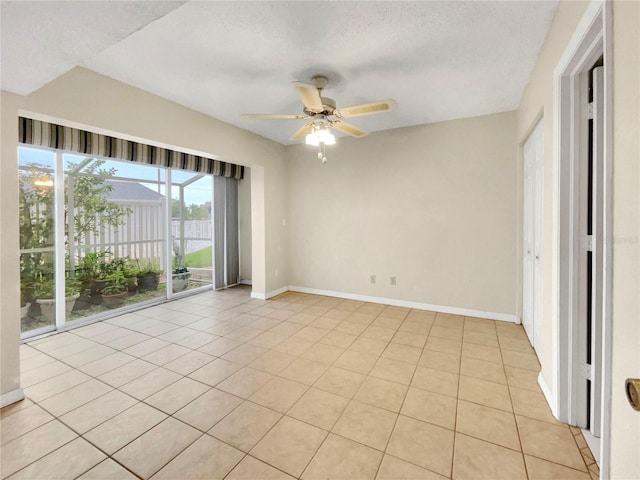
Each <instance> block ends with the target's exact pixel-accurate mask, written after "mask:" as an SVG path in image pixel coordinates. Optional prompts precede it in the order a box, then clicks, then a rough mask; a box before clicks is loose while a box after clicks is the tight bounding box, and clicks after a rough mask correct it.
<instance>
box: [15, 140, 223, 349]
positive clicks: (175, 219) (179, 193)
mask: <svg viewBox="0 0 640 480" xmlns="http://www.w3.org/2000/svg"><path fill="white" fill-rule="evenodd" d="M18 158H19V175H20V178H19V180H20V202H19V208H20V282H21V306H22V310H21V312H22V313H21V315H22V333H23V337H26V336H32V335H37V334H41V333H44V332H47V331H50V330H54V329H56V328H58V329H59V328H62V327H65V326H67V325H70V324H73V323H78V322H82V323H85V322H87V321H90V320H92V319H99V318H103V317H105V316H108V315H111V314H113V311H118V312H124V311H128V310H131V309H133V308H137V307H139V306H142V305H149V304H152V303H155V302H158V301H162V300H164V299H166V298H168V297H169V298H170V297H172V296H174V295H181V294H183V293H182V292H185V291H193V290H194V289H198V288H207V287H208V288H211V284H212V277H213V274H212V261H211V258H212V253H211V252H212V238H213V234H212V225H211V211H212V183H213V180H212V176H211V175H206V174H197V173H190V172H185V171H171V170H169V169H165V168H160V167H156V166H150V165H144V164H138V163H133V162H121V161H116V160H113V159H109V160H106V159H100V158H93V157H87V156H83V155H77V154H67V153H63V152H60V151H50V150H40V149H33V148H22V147H21V148H19V149H18ZM167 192H169V194H168V198H167Z"/></svg>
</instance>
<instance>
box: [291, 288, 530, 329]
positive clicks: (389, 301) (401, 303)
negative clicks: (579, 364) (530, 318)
mask: <svg viewBox="0 0 640 480" xmlns="http://www.w3.org/2000/svg"><path fill="white" fill-rule="evenodd" d="M289 290H290V291H292V292H300V293H311V294H314V295H324V296H325V297H336V298H345V299H348V300H359V301H361V302H370V303H382V304H384V305H393V306H394V307H406V308H415V309H416V310H430V311H432V312H440V313H451V314H455V315H463V316H465V317H477V318H486V319H488V320H499V321H502V322H511V323H519V322H520V319H519V318H518V316H517V315H511V314H508V313H495V312H483V311H481V310H470V309H467V308H457V307H448V306H444V305H432V304H429V303H419V302H409V301H407V300H397V299H395V298H384V297H371V296H369V295H359V294H357V293H345V292H334V291H331V290H319V289H316V288H307V287H296V286H289ZM279 293H282V292H279Z"/></svg>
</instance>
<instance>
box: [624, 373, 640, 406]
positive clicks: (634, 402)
mask: <svg viewBox="0 0 640 480" xmlns="http://www.w3.org/2000/svg"><path fill="white" fill-rule="evenodd" d="M624 387H625V390H626V392H627V400H629V403H630V404H631V407H632V408H633V409H634V410H638V411H640V378H627V381H626V382H625V383H624Z"/></svg>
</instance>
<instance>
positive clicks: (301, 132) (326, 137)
mask: <svg viewBox="0 0 640 480" xmlns="http://www.w3.org/2000/svg"><path fill="white" fill-rule="evenodd" d="M311 82H312V83H313V84H312V85H311V84H308V83H304V82H293V85H294V87H295V89H296V91H297V92H298V95H299V96H300V99H301V100H302V103H303V105H304V107H303V109H302V112H303V114H297V113H291V114H286V113H285V114H269V113H249V114H243V115H242V116H243V117H245V118H254V119H266V120H291V119H293V120H296V119H297V120H306V119H311V121H310V122H308V123H305V124H304V125H303V126H302V127H300V128H299V129H298V130H296V132H295V133H294V134H293V135H292V136H291V140H301V139H302V138H305V140H306V143H307V144H308V145H314V146H317V147H319V150H318V158H319V159H321V160H322V162H323V163H324V162H326V161H327V158H326V156H325V154H324V146H325V145H333V144H334V143H335V141H336V140H335V137H334V136H333V134H331V130H330V129H331V128H334V129H336V130H338V131H340V132H343V133H346V134H347V135H351V136H352V137H356V138H361V137H364V136H366V135H368V134H369V132H367V131H366V130H363V129H361V128H360V127H356V126H355V125H352V124H350V123H347V122H345V121H343V120H342V119H343V118H351V117H359V116H362V115H372V114H374V113H383V112H388V111H390V110H394V109H395V108H396V107H397V106H398V104H397V103H396V102H395V100H392V99H387V100H382V101H379V102H374V103H365V104H362V105H352V106H350V107H345V108H336V102H335V100H333V99H332V98H328V97H323V96H322V91H323V90H324V88H325V87H326V86H327V84H328V83H329V80H328V79H327V77H325V76H323V75H316V76H314V77H313V78H312V79H311Z"/></svg>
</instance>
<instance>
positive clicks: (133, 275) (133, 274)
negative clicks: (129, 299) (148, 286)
mask: <svg viewBox="0 0 640 480" xmlns="http://www.w3.org/2000/svg"><path fill="white" fill-rule="evenodd" d="M121 260H122V267H121V270H122V273H123V274H124V278H126V279H127V288H128V290H129V293H130V294H134V293H136V292H137V291H138V273H140V268H139V267H138V264H137V263H136V262H135V261H133V260H131V259H130V258H126V259H121Z"/></svg>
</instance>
